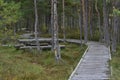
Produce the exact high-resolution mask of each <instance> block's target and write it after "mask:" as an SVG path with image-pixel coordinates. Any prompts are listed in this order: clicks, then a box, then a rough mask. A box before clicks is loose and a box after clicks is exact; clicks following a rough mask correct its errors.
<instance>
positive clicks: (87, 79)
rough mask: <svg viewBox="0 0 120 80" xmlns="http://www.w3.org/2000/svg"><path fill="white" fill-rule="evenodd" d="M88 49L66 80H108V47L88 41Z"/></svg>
mask: <svg viewBox="0 0 120 80" xmlns="http://www.w3.org/2000/svg"><path fill="white" fill-rule="evenodd" d="M88 46H89V49H88V51H87V53H86V54H85V56H84V57H83V58H82V60H81V62H80V64H78V67H77V68H76V69H75V71H74V73H73V74H72V75H71V76H70V78H69V79H68V80H109V78H110V69H109V63H108V61H109V59H110V57H109V54H110V53H109V48H107V47H106V46H104V45H103V44H100V43H96V42H88Z"/></svg>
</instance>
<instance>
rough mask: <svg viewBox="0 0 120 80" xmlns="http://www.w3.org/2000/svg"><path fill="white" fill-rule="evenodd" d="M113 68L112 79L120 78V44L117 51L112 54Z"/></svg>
mask: <svg viewBox="0 0 120 80" xmlns="http://www.w3.org/2000/svg"><path fill="white" fill-rule="evenodd" d="M111 70H112V77H111V80H120V45H119V46H118V47H117V52H115V53H113V54H112V60H111Z"/></svg>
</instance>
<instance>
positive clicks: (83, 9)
mask: <svg viewBox="0 0 120 80" xmlns="http://www.w3.org/2000/svg"><path fill="white" fill-rule="evenodd" d="M82 11H83V27H84V41H85V43H87V41H88V20H87V0H82Z"/></svg>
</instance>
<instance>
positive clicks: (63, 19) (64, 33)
mask: <svg viewBox="0 0 120 80" xmlns="http://www.w3.org/2000/svg"><path fill="white" fill-rule="evenodd" d="M64 3H65V1H64V0H62V6H63V13H62V27H63V40H64V42H65V40H66V32H65V4H64Z"/></svg>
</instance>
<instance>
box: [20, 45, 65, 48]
mask: <svg viewBox="0 0 120 80" xmlns="http://www.w3.org/2000/svg"><path fill="white" fill-rule="evenodd" d="M51 47H52V46H51V45H48V46H40V48H41V49H51ZM59 47H60V48H65V45H59ZM35 48H37V47H36V46H23V47H20V49H35Z"/></svg>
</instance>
